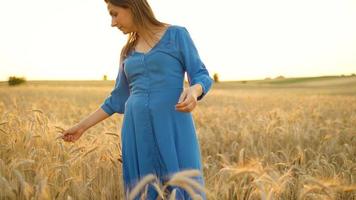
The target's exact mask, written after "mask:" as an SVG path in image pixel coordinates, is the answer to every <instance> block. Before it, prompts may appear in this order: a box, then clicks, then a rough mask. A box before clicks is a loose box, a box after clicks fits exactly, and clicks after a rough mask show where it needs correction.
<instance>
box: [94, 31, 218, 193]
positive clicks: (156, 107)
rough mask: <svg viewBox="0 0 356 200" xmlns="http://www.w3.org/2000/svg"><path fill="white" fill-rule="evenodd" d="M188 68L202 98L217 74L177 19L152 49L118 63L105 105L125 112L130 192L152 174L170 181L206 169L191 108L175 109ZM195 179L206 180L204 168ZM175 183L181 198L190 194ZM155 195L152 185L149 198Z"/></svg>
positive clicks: (123, 132)
mask: <svg viewBox="0 0 356 200" xmlns="http://www.w3.org/2000/svg"><path fill="white" fill-rule="evenodd" d="M185 72H187V75H188V81H189V84H190V86H192V85H195V84H201V86H202V88H203V93H202V95H201V96H199V97H198V101H200V100H202V98H203V97H204V96H205V95H206V94H207V92H208V91H209V90H210V88H211V85H212V79H211V77H210V76H209V72H208V71H207V69H206V68H205V65H204V64H203V62H202V61H201V59H200V57H199V54H198V51H197V49H196V47H195V45H194V43H193V41H192V39H191V37H190V35H189V32H188V31H187V29H186V28H185V27H182V26H178V25H170V26H169V27H168V28H167V29H166V31H165V33H164V34H163V35H162V37H161V39H160V40H159V41H158V42H157V43H156V45H155V46H154V47H153V48H152V49H151V50H150V51H149V52H147V53H142V52H136V51H132V52H130V54H129V56H128V57H127V58H126V59H125V60H123V62H122V65H120V67H119V73H118V76H117V78H116V82H115V87H114V89H113V90H112V92H111V94H110V95H109V96H108V97H107V98H106V99H105V101H104V102H103V104H102V105H101V108H102V109H103V110H104V111H105V112H106V113H107V114H109V115H112V114H113V113H121V114H124V118H123V124H122V128H121V144H122V161H123V165H122V171H123V179H124V188H125V191H126V194H127V193H128V192H130V190H132V188H133V187H134V186H135V184H137V182H139V181H140V179H142V178H143V177H144V176H146V175H148V174H155V175H156V176H157V177H159V179H160V181H162V182H165V181H167V180H168V179H169V177H171V175H172V174H174V173H176V172H179V171H182V170H186V169H198V170H200V171H201V173H202V162H201V154H200V148H199V142H198V140H197V136H196V131H195V125H194V121H193V118H192V114H191V113H190V112H180V111H177V110H175V105H176V104H177V102H178V99H179V96H180V94H181V93H182V91H183V87H184V74H185ZM196 180H198V181H199V182H200V183H201V184H202V185H204V178H203V174H202V176H200V177H196ZM171 189H172V188H171ZM175 189H177V193H176V194H177V197H178V199H190V197H189V195H188V193H186V191H184V190H183V189H181V188H175ZM200 194H201V195H202V196H203V198H204V199H206V196H205V194H204V193H200ZM156 196H157V193H156V192H155V190H154V188H153V186H151V185H150V186H149V188H148V198H149V199H156Z"/></svg>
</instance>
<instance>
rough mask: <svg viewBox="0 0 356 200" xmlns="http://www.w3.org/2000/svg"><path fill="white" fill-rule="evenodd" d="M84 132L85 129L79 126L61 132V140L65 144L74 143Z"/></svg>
mask: <svg viewBox="0 0 356 200" xmlns="http://www.w3.org/2000/svg"><path fill="white" fill-rule="evenodd" d="M84 132H85V129H83V128H82V127H81V126H80V125H79V124H77V125H75V126H73V127H71V128H69V129H67V130H65V131H64V132H63V136H62V139H63V140H64V141H65V142H75V141H77V140H78V139H79V138H80V137H81V136H82V135H83V133H84Z"/></svg>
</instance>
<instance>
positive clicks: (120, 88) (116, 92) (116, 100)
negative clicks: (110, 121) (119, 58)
mask: <svg viewBox="0 0 356 200" xmlns="http://www.w3.org/2000/svg"><path fill="white" fill-rule="evenodd" d="M129 96H130V90H129V84H128V81H127V77H126V75H125V71H124V64H120V67H119V73H118V75H117V77H116V81H115V87H114V89H113V90H112V91H111V93H110V95H109V96H108V97H107V98H106V99H105V101H104V102H103V103H102V104H101V106H100V107H101V108H102V109H103V110H104V111H105V112H106V113H107V114H108V115H112V114H114V113H120V114H123V113H124V112H125V103H126V101H127V99H128V97H129Z"/></svg>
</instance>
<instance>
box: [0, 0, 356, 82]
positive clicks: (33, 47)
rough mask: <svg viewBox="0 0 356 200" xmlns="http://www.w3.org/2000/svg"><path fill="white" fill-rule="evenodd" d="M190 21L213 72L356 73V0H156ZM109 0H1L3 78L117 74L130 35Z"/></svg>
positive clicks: (255, 75) (174, 20) (173, 18)
mask: <svg viewBox="0 0 356 200" xmlns="http://www.w3.org/2000/svg"><path fill="white" fill-rule="evenodd" d="M148 1H149V3H150V4H151V6H152V9H153V11H154V12H155V15H156V17H157V18H158V19H159V20H161V21H163V22H166V23H169V24H175V25H180V26H185V27H186V28H187V29H188V31H189V32H190V34H191V36H192V38H193V40H194V42H195V44H196V46H197V48H198V51H199V54H200V56H201V58H202V60H203V62H204V63H205V65H206V67H207V69H208V70H209V72H210V74H211V76H212V75H213V73H218V74H219V76H220V79H221V80H250V79H264V78H266V77H271V78H274V77H276V76H279V75H283V76H285V77H301V76H323V75H341V74H345V75H348V74H351V73H356V0H220V1H207V0H179V1H178V0H148ZM110 24H111V18H110V16H109V14H108V12H107V8H106V4H105V3H104V0H57V1H54V0H31V1H28V0H16V1H1V2H0V81H5V80H7V79H8V77H9V76H12V75H15V76H24V77H26V79H27V80H101V79H102V77H103V75H104V74H106V75H108V77H109V79H112V80H113V79H115V78H116V74H117V71H118V60H119V57H118V56H119V52H120V50H121V48H122V46H123V45H124V43H125V42H126V35H123V34H122V33H121V32H120V31H119V30H118V29H116V28H111V26H110Z"/></svg>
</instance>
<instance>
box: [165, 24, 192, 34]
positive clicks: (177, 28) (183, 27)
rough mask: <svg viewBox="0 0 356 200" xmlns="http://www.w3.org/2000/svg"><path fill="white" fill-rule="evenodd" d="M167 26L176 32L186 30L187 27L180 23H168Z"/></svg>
mask: <svg viewBox="0 0 356 200" xmlns="http://www.w3.org/2000/svg"><path fill="white" fill-rule="evenodd" d="M169 28H170V29H171V30H173V31H176V32H188V30H187V28H186V27H185V26H182V25H177V24H170V25H169Z"/></svg>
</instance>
